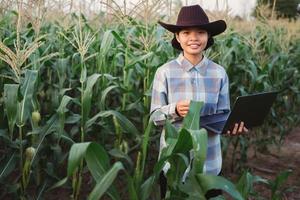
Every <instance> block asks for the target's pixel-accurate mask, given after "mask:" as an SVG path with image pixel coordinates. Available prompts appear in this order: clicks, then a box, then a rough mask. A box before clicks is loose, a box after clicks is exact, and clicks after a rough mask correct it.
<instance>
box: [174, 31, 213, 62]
mask: <svg viewBox="0 0 300 200" xmlns="http://www.w3.org/2000/svg"><path fill="white" fill-rule="evenodd" d="M176 39H177V41H178V42H179V43H180V45H181V47H182V49H183V52H184V55H190V56H199V55H202V52H203V51H204V49H205V47H206V45H207V41H208V33H207V31H205V30H203V29H200V28H186V29H182V30H181V31H180V32H179V33H176Z"/></svg>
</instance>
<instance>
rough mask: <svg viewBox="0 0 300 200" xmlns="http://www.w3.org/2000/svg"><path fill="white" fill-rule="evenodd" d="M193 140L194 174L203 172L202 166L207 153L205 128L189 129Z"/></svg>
mask: <svg viewBox="0 0 300 200" xmlns="http://www.w3.org/2000/svg"><path fill="white" fill-rule="evenodd" d="M189 132H190V134H191V137H192V142H193V154H194V160H193V170H194V172H195V174H198V173H202V172H203V166H204V162H205V159H206V153H207V142H208V138H207V132H206V130H205V129H200V130H189Z"/></svg>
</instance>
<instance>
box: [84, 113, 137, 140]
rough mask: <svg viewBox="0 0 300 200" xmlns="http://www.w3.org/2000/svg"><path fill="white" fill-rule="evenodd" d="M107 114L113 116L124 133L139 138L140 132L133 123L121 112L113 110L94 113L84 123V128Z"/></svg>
mask: <svg viewBox="0 0 300 200" xmlns="http://www.w3.org/2000/svg"><path fill="white" fill-rule="evenodd" d="M109 116H115V117H116V118H117V120H118V122H119V124H120V126H121V127H122V129H123V131H125V132H126V133H129V135H130V136H131V137H136V138H140V133H139V131H138V130H137V128H136V127H135V126H134V125H133V123H132V122H131V121H129V120H128V119H127V117H125V116H124V115H122V114H121V113H119V112H117V111H114V110H108V111H101V112H99V113H98V114H96V115H95V116H94V117H92V118H91V119H89V120H88V121H87V123H86V127H85V128H86V129H88V128H89V127H90V126H91V125H92V124H93V123H95V122H96V120H97V119H98V118H100V117H109Z"/></svg>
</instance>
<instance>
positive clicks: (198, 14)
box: [158, 5, 226, 50]
mask: <svg viewBox="0 0 300 200" xmlns="http://www.w3.org/2000/svg"><path fill="white" fill-rule="evenodd" d="M158 23H159V24H160V25H161V26H162V27H164V28H165V29H167V30H168V31H170V32H172V33H174V38H173V39H172V46H173V47H174V48H176V49H179V50H182V48H181V46H180V44H179V43H178V41H177V40H176V37H175V33H178V32H179V31H180V30H182V29H184V28H189V27H198V28H201V29H203V30H206V31H207V32H208V33H209V36H210V37H209V38H208V41H207V45H206V47H205V50H206V49H208V48H209V47H210V46H211V45H213V43H214V39H213V36H215V35H218V34H220V33H222V32H224V31H225V30H226V23H225V21H224V20H217V21H213V22H209V20H208V17H207V15H206V13H205V12H204V10H203V9H202V8H201V7H200V6H199V5H193V6H183V7H182V8H181V9H180V11H179V14H178V17H177V22H176V24H167V23H164V22H162V21H158Z"/></svg>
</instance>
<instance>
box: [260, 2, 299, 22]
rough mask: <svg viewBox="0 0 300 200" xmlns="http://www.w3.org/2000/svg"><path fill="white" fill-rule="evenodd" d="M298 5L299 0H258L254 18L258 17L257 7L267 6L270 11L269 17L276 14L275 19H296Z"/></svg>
mask: <svg viewBox="0 0 300 200" xmlns="http://www.w3.org/2000/svg"><path fill="white" fill-rule="evenodd" d="M299 3H300V0H258V1H257V7H256V10H255V16H259V12H257V11H258V7H260V6H263V5H267V6H268V7H269V8H270V9H271V10H272V13H271V17H273V16H274V15H273V14H274V12H276V14H277V18H280V17H282V18H289V19H296V16H297V6H298V4H299Z"/></svg>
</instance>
